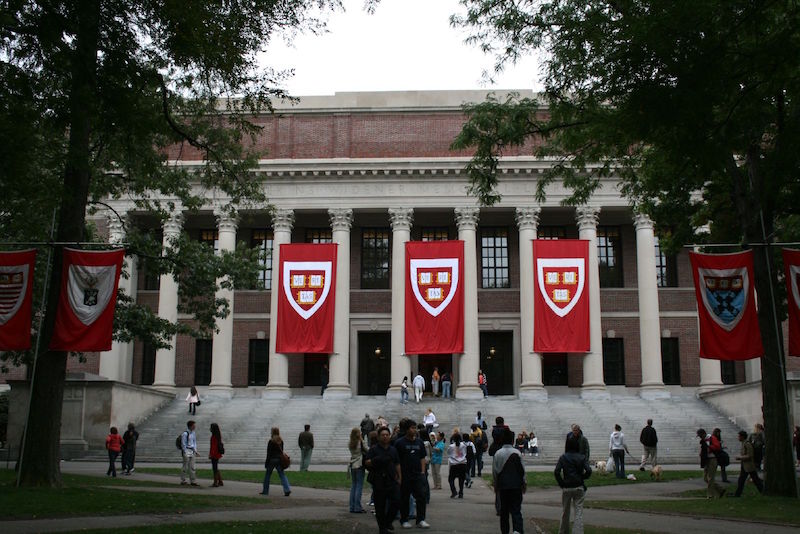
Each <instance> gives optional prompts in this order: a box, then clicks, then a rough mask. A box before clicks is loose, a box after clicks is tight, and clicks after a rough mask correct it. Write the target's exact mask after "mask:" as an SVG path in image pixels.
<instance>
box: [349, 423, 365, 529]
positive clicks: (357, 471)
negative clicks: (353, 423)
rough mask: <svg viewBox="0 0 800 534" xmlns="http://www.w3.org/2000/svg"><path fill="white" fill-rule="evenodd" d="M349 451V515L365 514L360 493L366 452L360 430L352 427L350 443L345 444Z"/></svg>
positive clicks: (362, 487) (362, 485)
mask: <svg viewBox="0 0 800 534" xmlns="http://www.w3.org/2000/svg"><path fill="white" fill-rule="evenodd" d="M347 449H348V450H349V451H350V463H349V464H348V473H349V474H350V513H351V514H365V513H367V511H366V510H364V507H363V506H361V493H362V491H363V489H364V455H365V454H366V452H367V449H366V447H364V439H363V438H362V436H361V429H360V428H358V427H354V428H353V430H351V431H350V441H349V442H348V444H347Z"/></svg>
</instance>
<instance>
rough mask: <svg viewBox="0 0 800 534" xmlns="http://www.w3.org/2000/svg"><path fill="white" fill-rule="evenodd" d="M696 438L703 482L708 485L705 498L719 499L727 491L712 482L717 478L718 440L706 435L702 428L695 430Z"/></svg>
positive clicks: (719, 447)
mask: <svg viewBox="0 0 800 534" xmlns="http://www.w3.org/2000/svg"><path fill="white" fill-rule="evenodd" d="M697 437H698V438H700V467H702V468H703V480H704V481H705V482H706V484H707V485H708V489H707V491H706V496H707V497H708V498H709V499H713V498H721V497H723V496H724V495H725V492H726V491H727V490H726V489H725V488H724V487H722V486H721V485H719V484H717V482H716V481H715V480H714V477H716V476H717V456H716V453H718V452H719V451H720V449H721V446H720V443H719V440H718V439H717V438H715V437H714V436H713V435H709V434H707V433H706V431H705V429H704V428H698V429H697Z"/></svg>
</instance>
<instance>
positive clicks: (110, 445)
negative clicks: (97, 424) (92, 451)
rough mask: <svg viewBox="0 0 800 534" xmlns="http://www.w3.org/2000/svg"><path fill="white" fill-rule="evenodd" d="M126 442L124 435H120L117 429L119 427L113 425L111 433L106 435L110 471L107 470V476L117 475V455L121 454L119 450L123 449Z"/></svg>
mask: <svg viewBox="0 0 800 534" xmlns="http://www.w3.org/2000/svg"><path fill="white" fill-rule="evenodd" d="M123 443H125V442H124V441H123V440H122V436H120V435H119V432H118V431H117V427H115V426H112V427H111V430H110V433H109V434H108V436H106V450H107V451H108V471H106V476H112V477H116V476H117V466H116V461H117V456H119V451H121V450H122V445H123Z"/></svg>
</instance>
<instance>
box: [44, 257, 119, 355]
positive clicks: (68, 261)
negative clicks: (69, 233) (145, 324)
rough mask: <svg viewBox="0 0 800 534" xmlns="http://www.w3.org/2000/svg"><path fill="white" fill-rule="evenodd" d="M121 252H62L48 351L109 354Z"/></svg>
mask: <svg viewBox="0 0 800 534" xmlns="http://www.w3.org/2000/svg"><path fill="white" fill-rule="evenodd" d="M124 257H125V251H124V250H122V249H119V250H112V251H87V250H75V249H71V248H65V249H64V260H63V269H62V272H61V295H60V296H59V300H58V310H57V311H56V324H55V330H54V331H53V337H52V338H51V339H50V349H51V350H68V351H72V352H89V351H104V350H111V336H112V333H113V327H114V310H115V308H116V304H117V287H118V285H119V275H120V272H121V271H122V260H123V259H124Z"/></svg>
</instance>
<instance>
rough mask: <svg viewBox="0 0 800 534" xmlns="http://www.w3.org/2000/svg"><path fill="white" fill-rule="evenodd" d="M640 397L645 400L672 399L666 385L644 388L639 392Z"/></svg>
mask: <svg viewBox="0 0 800 534" xmlns="http://www.w3.org/2000/svg"><path fill="white" fill-rule="evenodd" d="M639 396H640V397H641V398H643V399H645V400H658V399H669V398H671V397H672V394H671V393H670V392H669V391H667V389H666V388H665V387H664V385H663V384H662V385H651V386H642V387H641V389H640V390H639Z"/></svg>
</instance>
